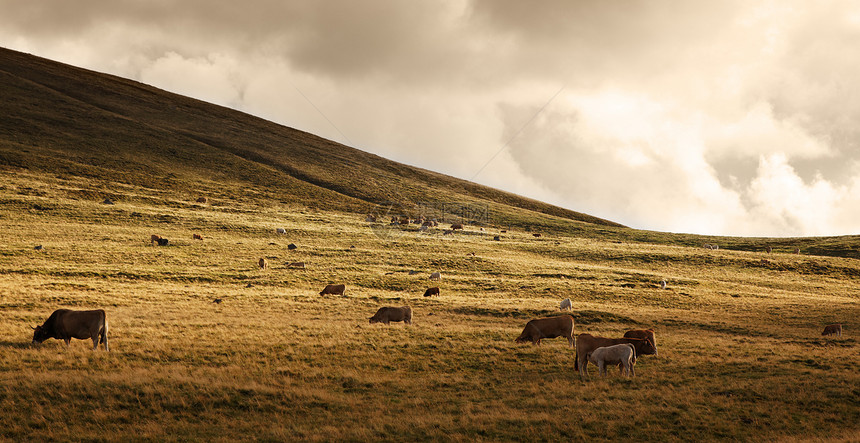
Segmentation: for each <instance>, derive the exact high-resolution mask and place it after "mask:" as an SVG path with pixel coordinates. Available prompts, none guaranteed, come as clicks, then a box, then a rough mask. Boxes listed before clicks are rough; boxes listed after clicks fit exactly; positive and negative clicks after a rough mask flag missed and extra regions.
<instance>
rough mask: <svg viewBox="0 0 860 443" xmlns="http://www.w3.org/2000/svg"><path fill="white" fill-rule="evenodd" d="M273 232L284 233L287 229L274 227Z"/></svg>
mask: <svg viewBox="0 0 860 443" xmlns="http://www.w3.org/2000/svg"><path fill="white" fill-rule="evenodd" d="M275 232H276V233H278V234H286V233H287V230H286V229H284V228H275Z"/></svg>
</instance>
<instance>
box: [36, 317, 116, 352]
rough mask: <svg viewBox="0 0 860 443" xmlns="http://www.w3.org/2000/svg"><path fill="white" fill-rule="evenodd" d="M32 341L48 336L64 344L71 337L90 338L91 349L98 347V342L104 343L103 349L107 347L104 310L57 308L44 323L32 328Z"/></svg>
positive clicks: (107, 349) (37, 341)
mask: <svg viewBox="0 0 860 443" xmlns="http://www.w3.org/2000/svg"><path fill="white" fill-rule="evenodd" d="M33 330H34V332H33V343H34V344H38V343H42V342H43V341H45V340H47V339H49V338H56V339H58V340H63V341H65V342H66V346H68V345H69V342H70V341H71V340H72V339H73V338H77V339H79V340H85V339H88V338H89V339H92V340H93V350H96V349H98V347H99V344H102V343H104V345H105V351H109V350H110V348H109V347H108V338H107V334H108V323H107V317H106V316H105V311H104V310H102V309H95V310H92V311H72V310H70V309H57V310H56V311H54V312H53V313H52V314H51V316H50V317H48V319H47V320H45V323H44V324H42V325H41V326H36V327H35V328H33Z"/></svg>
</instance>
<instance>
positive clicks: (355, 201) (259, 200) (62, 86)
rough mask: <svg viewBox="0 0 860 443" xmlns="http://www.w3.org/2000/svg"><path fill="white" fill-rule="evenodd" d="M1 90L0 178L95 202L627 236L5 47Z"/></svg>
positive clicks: (578, 216)
mask: <svg viewBox="0 0 860 443" xmlns="http://www.w3.org/2000/svg"><path fill="white" fill-rule="evenodd" d="M0 91H2V92H0V94H2V98H3V100H2V113H3V115H4V118H3V119H0V169H4V170H6V171H14V170H29V171H32V172H35V173H48V174H54V175H56V176H58V177H85V178H88V179H91V180H93V181H94V182H93V184H91V186H90V189H89V190H81V191H80V192H85V193H86V192H87V191H89V193H90V194H91V195H89V197H91V198H98V197H102V198H103V197H104V196H112V197H113V198H117V199H121V200H122V199H128V198H133V197H132V196H130V195H123V194H121V193H118V192H116V191H114V190H113V189H115V188H117V185H130V186H134V187H142V188H144V189H152V190H158V191H161V192H162V193H167V194H166V195H169V196H170V198H173V199H180V200H182V199H193V197H194V196H197V195H208V196H214V197H216V198H217V197H218V196H225V198H226V196H231V198H235V196H236V195H243V196H244V197H245V198H246V199H247V201H245V202H244V203H256V204H259V205H269V204H272V202H281V203H283V204H293V205H303V206H306V207H311V208H316V209H321V210H332V209H334V210H342V211H350V212H372V211H373V210H374V209H379V208H380V207H382V208H383V209H385V210H386V211H396V212H414V211H417V210H418V208H417V207H416V204H417V203H418V202H430V203H431V205H433V204H439V203H450V202H457V203H466V204H471V203H475V204H481V205H490V206H491V209H490V211H491V212H492V214H493V217H494V222H495V223H497V224H500V225H506V226H507V225H510V226H528V225H529V224H536V225H537V226H541V225H542V224H546V223H544V222H546V219H547V217H543V215H547V216H551V217H549V218H551V219H554V218H560V219H562V220H569V221H574V222H585V223H590V224H597V225H603V226H614V227H619V226H620V225H618V224H617V223H613V222H610V221H607V220H602V219H599V218H596V217H592V216H589V215H586V214H582V213H578V212H574V211H569V210H566V209H562V208H559V207H555V206H552V205H548V204H545V203H541V202H538V201H535V200H532V199H527V198H523V197H520V196H517V195H513V194H510V193H507V192H502V191H499V190H495V189H492V188H489V187H485V186H480V185H477V184H474V183H470V182H467V181H464V180H459V179H456V178H453V177H449V176H446V175H443V174H438V173H434V172H431V171H427V170H423V169H420V168H415V167H410V166H406V165H403V164H399V163H396V162H393V161H390V160H386V159H384V158H381V157H379V156H376V155H372V154H369V153H366V152H363V151H360V150H357V149H354V148H350V147H348V146H344V145H341V144H339V143H335V142H332V141H330V140H326V139H323V138H320V137H317V136H314V135H312V134H308V133H305V132H302V131H299V130H296V129H292V128H288V127H284V126H281V125H278V124H275V123H272V122H269V121H266V120H263V119H260V118H257V117H253V116H250V115H248V114H244V113H241V112H238V111H235V110H231V109H228V108H224V107H220V106H216V105H212V104H209V103H205V102H201V101H198V100H194V99H190V98H187V97H183V96H180V95H176V94H172V93H168V92H165V91H162V90H159V89H156V88H153V87H150V86H147V85H144V84H141V83H138V82H134V81H131V80H127V79H123V78H119V77H115V76H111V75H106V74H100V73H97V72H93V71H88V70H85V69H80V68H75V67H72V66H68V65H64V64H61V63H56V62H53V61H49V60H46V59H42V58H39V57H35V56H32V55H28V54H23V53H20V52H16V51H11V50H7V49H0ZM96 183H97V184H98V186H96ZM225 189H229V191H230V192H225ZM384 212H385V211H384ZM535 213H538V214H541V215H540V216H537V218H536V214H535ZM541 220H543V221H544V222H542V221H541ZM558 222H559V220H555V224H557V223H558ZM552 224H553V223H550V225H552ZM542 227H543V228H551V227H549V226H542Z"/></svg>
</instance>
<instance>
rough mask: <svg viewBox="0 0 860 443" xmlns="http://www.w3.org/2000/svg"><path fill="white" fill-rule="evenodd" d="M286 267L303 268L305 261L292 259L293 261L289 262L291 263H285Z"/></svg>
mask: <svg viewBox="0 0 860 443" xmlns="http://www.w3.org/2000/svg"><path fill="white" fill-rule="evenodd" d="M287 267H288V268H293V269H305V262H303V261H294V262H291V263H287Z"/></svg>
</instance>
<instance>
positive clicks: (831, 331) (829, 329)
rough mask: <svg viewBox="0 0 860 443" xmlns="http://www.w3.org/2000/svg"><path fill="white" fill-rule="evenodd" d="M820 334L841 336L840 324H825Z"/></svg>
mask: <svg viewBox="0 0 860 443" xmlns="http://www.w3.org/2000/svg"><path fill="white" fill-rule="evenodd" d="M821 335H836V336H837V337H842V325H841V324H835V325H827V326H825V327H824V332H822V333H821Z"/></svg>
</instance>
